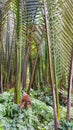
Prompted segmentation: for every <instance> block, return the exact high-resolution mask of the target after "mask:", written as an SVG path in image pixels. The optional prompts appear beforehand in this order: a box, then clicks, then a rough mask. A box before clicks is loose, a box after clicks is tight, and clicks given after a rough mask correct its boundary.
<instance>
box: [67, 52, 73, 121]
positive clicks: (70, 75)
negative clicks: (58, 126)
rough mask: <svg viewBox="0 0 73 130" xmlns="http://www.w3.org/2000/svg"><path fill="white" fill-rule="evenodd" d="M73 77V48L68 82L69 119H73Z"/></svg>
mask: <svg viewBox="0 0 73 130" xmlns="http://www.w3.org/2000/svg"><path fill="white" fill-rule="evenodd" d="M72 79H73V50H72V59H71V67H70V74H69V83H68V102H67V121H70V120H71V90H72Z"/></svg>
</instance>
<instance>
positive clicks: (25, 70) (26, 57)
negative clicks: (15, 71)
mask: <svg viewBox="0 0 73 130" xmlns="http://www.w3.org/2000/svg"><path fill="white" fill-rule="evenodd" d="M26 44H27V45H26V50H25V56H24V64H23V69H22V89H23V90H24V88H25V87H26V78H27V62H28V58H29V48H30V47H29V44H28V43H26Z"/></svg>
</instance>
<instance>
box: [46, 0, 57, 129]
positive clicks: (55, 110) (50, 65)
mask: <svg viewBox="0 0 73 130" xmlns="http://www.w3.org/2000/svg"><path fill="white" fill-rule="evenodd" d="M46 12H47V7H46V0H44V14H45V25H46V32H47V42H48V50H49V67H50V82H51V86H52V95H53V107H54V122H55V130H58V128H59V122H58V117H57V106H56V95H55V86H54V80H53V66H52V57H51V49H50V37H49V27H48V19H47V13H46Z"/></svg>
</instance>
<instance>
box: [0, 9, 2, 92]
mask: <svg viewBox="0 0 73 130" xmlns="http://www.w3.org/2000/svg"><path fill="white" fill-rule="evenodd" d="M1 19H2V12H1V10H0V93H2V92H3V85H2V43H1Z"/></svg>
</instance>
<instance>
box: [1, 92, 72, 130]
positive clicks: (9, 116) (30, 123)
mask: <svg viewBox="0 0 73 130" xmlns="http://www.w3.org/2000/svg"><path fill="white" fill-rule="evenodd" d="M37 93H39V92H37V91H36V92H34V91H33V90H32V91H31V94H30V95H31V100H32V108H28V109H23V110H22V109H21V108H20V107H19V105H17V104H14V102H13V93H12V92H10V93H9V92H4V93H3V94H2V95H0V130H54V119H53V118H54V116H53V108H52V107H51V105H52V100H51V98H50V97H48V96H46V97H45V100H44V103H43V102H42V101H41V99H44V95H43V94H42V93H43V92H41V95H40V96H39V97H38V98H39V99H40V97H41V99H40V100H38V99H37ZM46 101H47V102H49V105H50V106H49V105H46ZM61 111H62V114H61V119H62V120H61V122H60V130H67V128H70V130H72V129H73V121H72V122H71V123H69V122H66V121H65V117H66V108H65V107H63V106H61ZM72 113H73V111H72Z"/></svg>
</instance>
